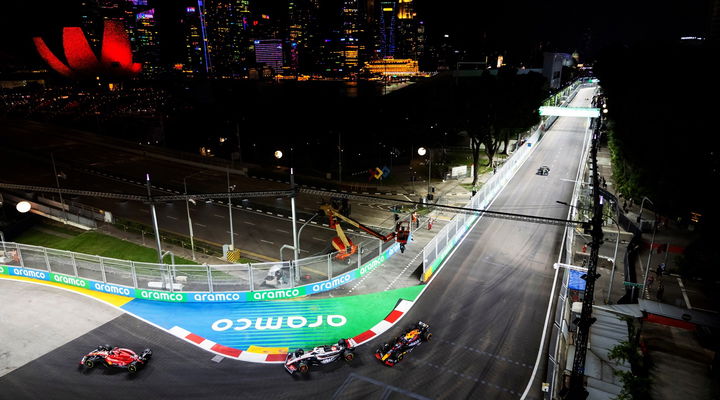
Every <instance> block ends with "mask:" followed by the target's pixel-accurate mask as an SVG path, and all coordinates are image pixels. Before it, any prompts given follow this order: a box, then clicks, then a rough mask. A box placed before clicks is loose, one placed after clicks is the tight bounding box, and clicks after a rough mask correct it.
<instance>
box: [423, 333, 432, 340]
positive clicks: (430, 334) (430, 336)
mask: <svg viewBox="0 0 720 400" xmlns="http://www.w3.org/2000/svg"><path fill="white" fill-rule="evenodd" d="M430 339H432V333H430V332H425V334H424V335H423V340H424V341H426V342H429V341H430Z"/></svg>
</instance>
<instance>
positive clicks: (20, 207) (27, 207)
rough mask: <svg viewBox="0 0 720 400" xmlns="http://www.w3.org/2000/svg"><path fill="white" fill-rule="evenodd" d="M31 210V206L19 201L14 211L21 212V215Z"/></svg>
mask: <svg viewBox="0 0 720 400" xmlns="http://www.w3.org/2000/svg"><path fill="white" fill-rule="evenodd" d="M31 208H32V206H31V205H30V203H29V202H27V201H21V202H19V203H17V205H16V206H15V209H16V210H18V212H21V213H23V214H24V213H26V212H28V211H30V209H31Z"/></svg>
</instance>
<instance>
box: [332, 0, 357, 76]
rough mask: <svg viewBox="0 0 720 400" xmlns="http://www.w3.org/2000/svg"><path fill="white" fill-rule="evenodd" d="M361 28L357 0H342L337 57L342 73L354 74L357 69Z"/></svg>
mask: <svg viewBox="0 0 720 400" xmlns="http://www.w3.org/2000/svg"><path fill="white" fill-rule="evenodd" d="M361 36H362V28H361V24H360V15H359V10H358V0H344V1H343V8H342V28H341V30H340V40H339V47H338V50H337V51H338V52H339V54H338V55H339V57H338V59H339V60H340V66H341V68H342V69H343V72H354V71H357V70H358V67H359V53H360V43H361V41H360V38H361Z"/></svg>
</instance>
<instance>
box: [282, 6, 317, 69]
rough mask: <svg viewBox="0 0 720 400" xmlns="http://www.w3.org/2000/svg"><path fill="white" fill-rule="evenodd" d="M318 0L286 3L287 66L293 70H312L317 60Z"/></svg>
mask: <svg viewBox="0 0 720 400" xmlns="http://www.w3.org/2000/svg"><path fill="white" fill-rule="evenodd" d="M319 7H320V4H319V0H290V1H289V3H288V28H287V41H288V48H287V52H288V57H287V60H288V66H289V67H290V68H292V69H293V70H295V71H303V72H307V71H313V70H314V66H315V65H316V64H317V62H318V60H319V55H318V48H317V41H318V40H320V30H319V26H318V25H319V21H318V12H319Z"/></svg>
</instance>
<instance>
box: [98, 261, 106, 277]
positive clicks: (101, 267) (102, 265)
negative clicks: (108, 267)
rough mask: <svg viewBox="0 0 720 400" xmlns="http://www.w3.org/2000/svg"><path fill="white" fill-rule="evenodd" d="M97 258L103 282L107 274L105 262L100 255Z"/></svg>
mask: <svg viewBox="0 0 720 400" xmlns="http://www.w3.org/2000/svg"><path fill="white" fill-rule="evenodd" d="M98 258H99V259H100V272H101V273H102V279H103V282H105V283H107V276H106V275H105V263H104V262H103V258H102V257H98Z"/></svg>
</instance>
